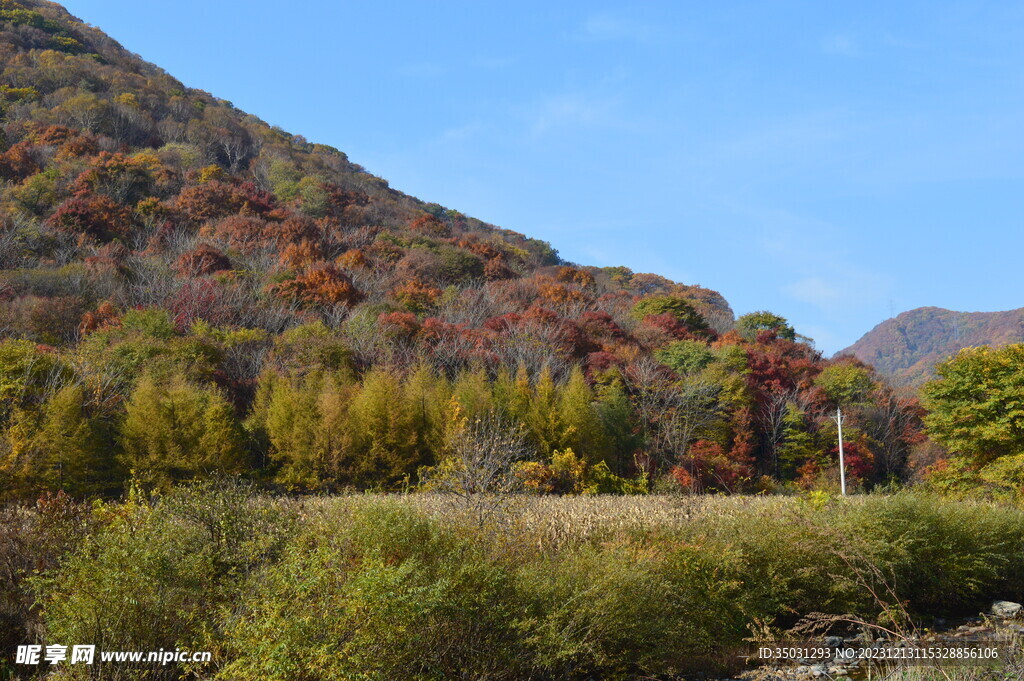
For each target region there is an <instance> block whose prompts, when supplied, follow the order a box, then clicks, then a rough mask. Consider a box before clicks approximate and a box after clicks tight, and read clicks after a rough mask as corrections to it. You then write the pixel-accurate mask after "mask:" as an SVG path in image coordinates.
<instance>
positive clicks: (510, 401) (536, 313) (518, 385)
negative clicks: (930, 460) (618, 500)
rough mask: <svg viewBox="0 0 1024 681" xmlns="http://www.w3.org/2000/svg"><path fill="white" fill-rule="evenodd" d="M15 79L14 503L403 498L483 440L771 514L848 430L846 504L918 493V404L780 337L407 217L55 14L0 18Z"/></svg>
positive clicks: (691, 302)
mask: <svg viewBox="0 0 1024 681" xmlns="http://www.w3.org/2000/svg"><path fill="white" fill-rule="evenodd" d="M0 55H2V59H0V64H2V72H0V112H2V113H0V115H2V119H0V121H2V129H0V131H2V134H0V270H2V271H0V339H2V340H0V398H2V399H0V434H2V437H0V473H2V475H0V485H2V486H3V490H2V493H3V495H4V496H5V497H6V498H9V499H10V498H24V497H29V496H33V495H36V494H38V493H39V492H42V491H45V490H54V489H58V488H62V489H65V490H67V491H68V492H70V493H72V494H77V495H88V494H114V493H118V492H119V491H121V490H122V489H123V488H124V486H125V484H126V481H127V480H128V479H129V478H131V477H132V476H134V477H135V478H137V479H138V480H140V481H141V482H143V483H145V484H151V485H160V486H162V485H167V484H169V483H172V482H175V481H179V480H185V479H191V478H196V477H209V476H216V475H221V474H225V473H227V474H245V475H250V476H253V477H255V478H257V479H258V480H260V481H261V482H262V483H263V484H267V485H272V486H276V487H278V488H281V489H289V490H295V491H311V490H337V489H341V488H345V487H358V488H377V489H396V488H400V487H407V486H411V485H417V484H420V483H423V482H429V481H430V480H437V479H439V477H443V473H444V472H445V471H446V470H448V471H449V472H450V466H449V467H448V468H446V464H445V462H446V461H450V459H451V457H452V456H453V455H454V453H456V452H458V451H462V450H465V449H466V447H467V446H470V445H472V446H477V445H481V443H486V442H488V441H490V442H492V443H493V442H494V438H495V437H497V436H496V435H495V432H500V433H502V434H503V437H504V438H505V439H504V440H503V442H505V444H506V445H508V446H507V447H506V449H507V450H508V451H510V452H512V454H514V456H512V459H514V463H515V471H516V475H517V476H518V478H519V480H520V481H521V482H522V483H523V484H524V485H527V486H528V487H532V488H533V489H536V490H537V491H541V492H545V491H546V492H581V491H607V492H616V491H617V492H628V491H642V490H645V489H649V488H650V487H651V486H652V485H655V484H659V485H667V486H676V487H683V488H685V489H690V490H720V491H741V490H754V489H770V488H772V487H774V486H775V485H778V484H781V483H793V484H812V483H813V482H815V481H818V480H819V478H821V477H822V476H828V475H834V474H835V473H834V468H835V467H834V460H835V453H836V446H835V445H836V430H835V424H834V423H833V422H832V421H831V420H830V415H831V414H832V413H833V412H834V410H835V408H836V407H837V406H839V405H842V406H843V407H844V410H845V411H846V412H847V414H848V421H847V423H846V426H845V427H844V435H845V436H846V439H847V442H846V454H847V463H848V465H849V467H850V477H851V478H852V479H853V480H854V481H855V482H859V483H861V484H864V485H871V484H874V483H877V482H880V481H882V480H885V479H887V478H890V477H900V476H904V475H906V473H907V459H908V454H909V452H910V449H911V447H912V446H913V445H914V444H915V443H916V442H918V441H919V440H920V439H921V435H920V426H919V420H920V418H919V417H920V414H919V408H918V406H917V404H916V402H915V401H914V400H913V399H911V398H907V397H904V396H901V395H898V394H897V393H895V392H893V391H892V390H891V389H890V388H889V387H888V386H887V385H886V384H885V383H884V382H882V381H880V380H878V378H877V377H876V376H875V375H874V374H873V373H872V370H871V369H869V368H868V367H866V366H865V365H862V364H860V363H859V362H857V361H855V360H852V359H842V360H837V361H829V360H826V359H824V358H822V356H821V355H820V353H818V352H817V351H816V350H815V349H814V348H813V346H812V345H810V344H808V343H806V342H802V341H801V340H800V337H799V336H798V335H797V334H796V333H795V331H794V330H793V329H792V328H791V327H790V326H789V325H788V324H787V322H786V320H784V319H782V318H780V317H777V316H775V315H772V314H770V313H763V312H762V313H753V314H750V315H745V316H743V317H741V318H740V319H739V320H735V319H734V317H733V312H732V310H731V309H730V307H729V305H728V304H727V303H726V301H725V300H724V299H723V298H722V297H721V296H720V295H719V294H718V293H716V292H714V291H711V290H708V289H704V288H700V287H697V286H688V285H685V284H681V283H676V282H672V281H669V280H667V279H665V278H663V277H660V276H657V275H654V274H639V273H634V272H632V271H630V270H629V269H627V268H624V267H611V268H607V267H606V268H595V267H585V266H579V265H575V264H572V263H567V262H563V261H561V260H560V259H559V258H558V256H557V253H556V252H555V250H553V249H552V248H551V247H550V246H549V245H548V244H546V243H544V242H541V241H537V240H535V239H530V238H527V237H525V236H523V235H521V234H518V233H514V232H511V231H507V230H503V229H499V228H496V227H494V226H491V225H488V224H485V223H483V222H481V221H479V220H477V219H474V218H471V217H468V216H466V215H463V214H461V213H459V212H458V211H457V210H455V209H450V208H446V207H442V206H439V205H437V204H431V203H424V202H422V201H419V200H417V199H414V198H412V197H409V196H406V195H404V194H402V193H400V192H398V191H395V190H394V189H391V188H389V187H388V185H387V183H386V182H385V181H384V180H382V179H380V178H377V177H374V176H373V175H371V174H370V173H368V172H366V171H365V170H364V169H363V168H361V167H360V166H358V165H356V164H354V163H352V162H350V161H349V160H348V158H347V157H346V156H345V154H344V153H342V152H340V151H338V150H336V149H332V148H330V147H326V146H323V145H318V144H315V143H311V142H308V141H307V140H305V139H304V138H302V137H301V136H299V135H293V134H290V133H287V132H285V131H283V130H280V129H277V128H274V127H271V126H269V125H267V124H265V123H263V122H262V121H260V120H259V119H258V118H256V117H255V116H253V115H250V114H247V113H245V112H242V111H239V110H237V109H235V108H234V107H233V106H232V105H231V104H230V103H228V102H225V101H222V100H219V99H217V98H216V97H214V96H212V95H210V94H207V93H205V92H200V91H197V90H193V89H190V88H188V87H186V86H185V85H183V84H182V83H180V82H178V81H177V80H175V79H174V78H173V77H171V76H170V75H168V74H166V73H164V72H163V71H161V70H160V69H158V68H156V67H154V66H152V65H150V64H147V63H145V62H144V61H142V60H141V59H140V58H139V57H137V56H135V55H132V54H129V53H128V52H126V51H125V50H124V49H122V48H121V47H120V46H119V45H117V44H116V43H115V42H114V41H112V40H111V39H110V38H108V37H106V36H105V35H103V34H102V33H101V32H100V31H98V30H96V29H94V28H91V27H88V26H85V25H83V24H82V23H81V22H79V21H78V20H76V19H74V18H73V17H71V16H69V15H68V14H67V13H66V12H65V11H64V10H63V9H62V8H61V7H59V6H58V5H55V4H52V3H46V2H38V1H35V0H0ZM211 68H216V65H212V66H211ZM488 438H491V439H490V440H488ZM467 443H468V445H467ZM460 448H461V449H460ZM470 448H472V447H470ZM477 448H478V449H479V447H477Z"/></svg>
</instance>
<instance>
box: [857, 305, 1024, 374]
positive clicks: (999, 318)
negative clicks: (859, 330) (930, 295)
mask: <svg viewBox="0 0 1024 681" xmlns="http://www.w3.org/2000/svg"><path fill="white" fill-rule="evenodd" d="M1020 342H1024V308H1020V309H1017V310H1007V311H1005V312H955V311H953V310H945V309H943V308H941V307H919V308H917V309H914V310H910V311H908V312H904V313H902V314H900V315H898V316H897V317H894V318H893V319H887V320H885V321H884V322H882V323H881V324H879V325H878V326H876V327H875V328H873V329H872V330H871V331H869V332H867V333H866V334H864V336H862V337H861V338H860V340H858V341H857V342H856V343H854V344H853V345H851V346H850V347H848V348H846V349H845V350H841V351H840V352H839V353H837V354H838V355H853V356H854V357H856V358H857V359H859V360H861V361H862V362H865V363H867V364H871V365H873V366H874V367H875V369H876V370H877V371H879V372H880V373H882V374H883V375H885V376H888V377H889V378H890V379H891V380H892V382H894V383H896V384H901V385H920V384H921V383H923V382H925V381H926V380H928V379H929V378H931V377H932V376H933V370H934V368H935V365H936V364H938V363H939V362H941V361H943V360H944V359H946V358H948V357H949V356H951V355H954V354H956V353H957V351H958V350H960V349H961V348H966V347H970V346H975V345H1006V344H1008V343H1020Z"/></svg>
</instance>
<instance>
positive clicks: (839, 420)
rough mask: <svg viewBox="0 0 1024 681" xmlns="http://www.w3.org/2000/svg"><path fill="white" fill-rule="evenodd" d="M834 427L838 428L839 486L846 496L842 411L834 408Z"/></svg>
mask: <svg viewBox="0 0 1024 681" xmlns="http://www.w3.org/2000/svg"><path fill="white" fill-rule="evenodd" d="M836 427H837V428H839V486H840V488H841V489H842V491H843V496H844V497H845V496H846V465H845V463H844V462H843V410H842V409H840V408H839V407H836Z"/></svg>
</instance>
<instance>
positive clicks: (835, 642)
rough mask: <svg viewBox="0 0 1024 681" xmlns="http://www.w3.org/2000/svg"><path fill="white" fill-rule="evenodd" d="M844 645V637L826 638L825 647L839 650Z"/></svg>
mask: <svg viewBox="0 0 1024 681" xmlns="http://www.w3.org/2000/svg"><path fill="white" fill-rule="evenodd" d="M842 645H843V637H842V636H826V637H825V646H826V647H828V648H839V647H841V646H842Z"/></svg>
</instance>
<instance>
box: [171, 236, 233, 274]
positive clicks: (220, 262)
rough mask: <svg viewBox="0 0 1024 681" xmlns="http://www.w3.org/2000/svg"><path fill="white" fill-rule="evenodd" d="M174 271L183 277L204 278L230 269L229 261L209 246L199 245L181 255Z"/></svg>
mask: <svg viewBox="0 0 1024 681" xmlns="http://www.w3.org/2000/svg"><path fill="white" fill-rule="evenodd" d="M174 269H175V271H177V273H178V274H179V275H181V276H183V277H205V276H206V275H208V274H213V273H214V272H222V271H224V270H230V269H231V260H229V259H228V257H227V256H226V255H224V254H223V253H221V252H220V251H219V250H218V249H216V248H214V247H213V246H211V245H210V244H199V245H198V246H196V247H195V248H193V249H192V250H190V251H186V252H184V253H182V254H181V256H180V257H179V258H178V260H177V262H175V263H174Z"/></svg>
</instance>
